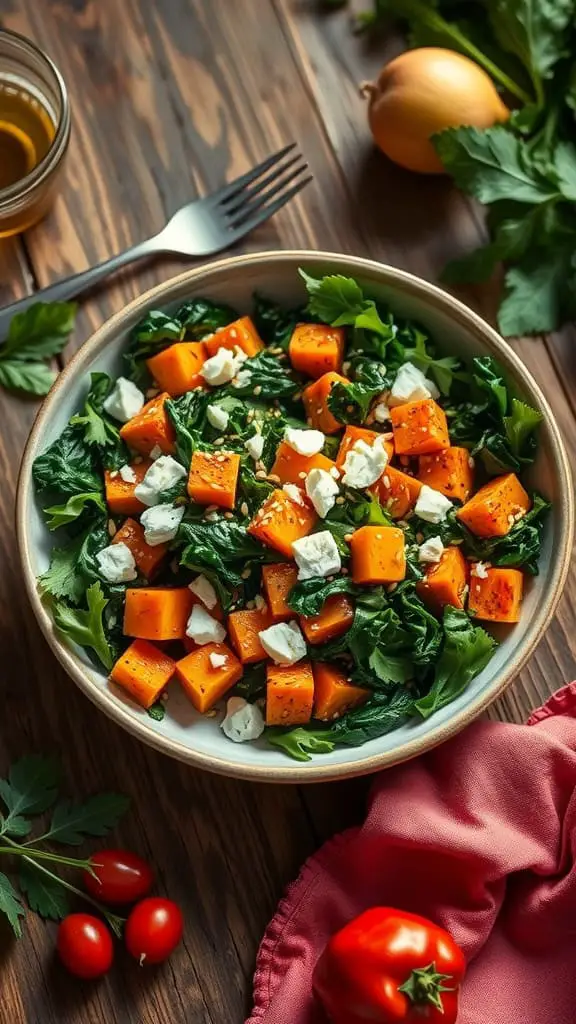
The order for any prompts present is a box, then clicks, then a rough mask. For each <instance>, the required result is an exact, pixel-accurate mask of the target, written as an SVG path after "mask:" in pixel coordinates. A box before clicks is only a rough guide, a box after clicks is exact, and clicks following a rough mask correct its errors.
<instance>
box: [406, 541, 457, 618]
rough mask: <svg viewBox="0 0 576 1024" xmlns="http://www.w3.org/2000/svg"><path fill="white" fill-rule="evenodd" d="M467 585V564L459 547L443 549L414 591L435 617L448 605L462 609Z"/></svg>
mask: <svg viewBox="0 0 576 1024" xmlns="http://www.w3.org/2000/svg"><path fill="white" fill-rule="evenodd" d="M467 585H468V563H467V562H466V559H465V558H464V555H463V554H462V552H461V550H460V548H459V547H456V546H451V547H448V548H446V549H445V551H444V552H443V554H442V557H441V559H440V561H439V562H436V563H434V564H432V565H429V566H428V567H427V569H426V575H425V576H424V579H423V580H420V581H419V582H418V583H417V584H416V590H417V592H418V594H419V596H420V597H421V598H422V600H423V602H424V604H425V605H426V606H427V607H428V608H430V611H433V612H434V613H435V614H436V615H442V609H443V608H444V606H445V605H447V604H450V605H452V607H453V608H463V607H464V602H465V600H466V590H467Z"/></svg>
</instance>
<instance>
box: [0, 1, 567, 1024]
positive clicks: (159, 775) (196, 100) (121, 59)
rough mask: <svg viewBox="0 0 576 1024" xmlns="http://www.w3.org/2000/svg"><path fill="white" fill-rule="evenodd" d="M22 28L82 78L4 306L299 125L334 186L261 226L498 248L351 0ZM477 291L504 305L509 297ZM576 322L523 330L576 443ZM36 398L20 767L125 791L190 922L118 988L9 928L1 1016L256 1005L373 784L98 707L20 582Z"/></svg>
mask: <svg viewBox="0 0 576 1024" xmlns="http://www.w3.org/2000/svg"><path fill="white" fill-rule="evenodd" d="M0 21H1V24H2V25H3V27H6V28H11V29H14V30H16V31H19V32H23V33H25V34H26V35H29V36H31V37H32V38H33V39H35V40H36V41H37V42H38V43H39V44H40V45H42V46H44V47H45V48H46V50H47V51H48V52H49V53H50V54H51V56H52V57H53V58H54V60H55V61H56V62H57V63H58V65H59V66H60V68H61V70H62V72H63V74H64V76H65V78H66V81H67V83H68V86H69V89H70V92H71V94H72V102H73V113H74V127H73V140H72V144H71V147H70V155H69V160H68V165H67V172H66V176H65V181H64V183H63V187H62V190H61V194H60V196H59V198H58V201H57V203H56V205H55V207H54V210H53V211H52V213H51V215H50V216H49V218H48V219H47V220H46V221H44V222H43V223H42V224H40V225H38V226H37V227H36V228H34V229H33V230H32V231H30V232H29V233H28V234H27V235H26V237H25V238H23V239H21V240H20V241H18V242H4V243H2V244H1V245H0V302H6V301H9V300H10V299H11V298H13V297H17V296H19V295H21V294H24V293H26V292H27V291H31V290H33V289H34V288H35V287H39V286H42V285H45V284H48V283H49V282H51V281H54V280H56V279H57V278H58V277H60V276H62V275H64V274H68V273H70V272H73V271H77V270H81V269H83V268H84V267H87V266H89V265H91V264H93V263H94V262H96V261H97V260H100V259H104V258H106V257H107V256H109V255H112V254H113V253H115V252H116V251H118V250H119V249H121V248H124V247H126V246H128V245H130V244H132V243H134V242H136V241H138V240H140V239H142V238H143V237H144V236H146V235H148V234H150V233H152V232H154V231H156V230H158V229H159V228H160V227H161V225H162V224H163V222H164V220H165V219H166V217H167V216H168V215H169V214H170V213H171V212H172V211H173V210H175V209H176V208H177V207H178V206H179V205H180V204H181V203H182V202H184V201H186V200H189V199H191V198H193V197H194V196H195V195H197V194H199V193H202V192H204V191H206V190H210V189H211V188H213V187H215V186H217V185H218V184H220V183H221V182H222V181H224V180H225V179H227V178H231V177H233V176H234V175H236V174H238V173H241V172H242V171H243V170H246V169H247V168H248V167H250V166H251V165H252V164H254V163H255V162H257V161H258V160H259V159H262V158H263V157H264V156H265V155H267V154H268V153H269V152H270V151H273V150H274V149H276V148H278V147H279V146H281V145H282V144H285V143H287V142H290V141H292V140H295V141H297V142H298V143H299V145H300V146H301V148H302V151H303V152H304V153H305V155H306V157H307V159H308V161H309V163H310V166H311V168H312V171H313V173H314V176H315V182H314V184H313V185H312V186H311V187H309V188H308V189H307V190H305V192H304V193H303V194H302V195H301V196H300V197H298V199H297V200H296V201H294V202H292V203H291V204H290V206H289V207H288V208H287V209H285V210H283V211H282V212H281V213H280V214H279V215H278V216H277V217H275V218H274V220H273V221H271V222H269V223H268V224H267V225H265V226H264V227H262V228H261V229H259V230H258V232H257V233H255V234H254V235H253V236H252V237H250V239H249V240H248V241H247V243H246V246H245V247H246V248H249V249H267V248H275V247H277V248H283V247H290V246H299V247H305V246H309V247H311V248H323V249H334V250H339V251H344V252H354V253H357V254H359V255H366V256H372V257H375V258H376V259H379V260H381V261H383V262H389V263H392V264H395V265H397V266H401V267H404V268H407V269H409V270H411V271H413V272H415V273H418V274H420V275H422V276H423V277H425V278H428V279H430V280H436V279H437V275H438V272H439V270H440V268H441V267H442V265H443V263H444V262H445V261H446V259H448V258H449V257H453V256H456V255H458V254H459V253H461V252H464V251H466V250H467V249H469V248H472V247H474V246H475V245H477V244H478V242H479V241H480V240H481V238H482V236H483V224H482V218H481V216H480V213H479V211H478V209H477V208H476V207H474V206H473V205H472V204H470V203H469V202H468V201H467V200H466V199H465V198H464V197H462V196H461V195H459V194H458V193H457V192H455V191H454V190H453V189H452V188H451V187H450V185H449V183H448V182H447V181H445V180H437V179H423V178H416V177H415V176H412V175H409V174H404V173H402V172H401V171H399V170H398V169H396V168H394V167H393V166H392V165H390V164H388V163H387V162H386V161H385V160H384V158H382V157H380V156H379V155H378V154H376V153H375V152H374V151H373V150H372V148H371V146H370V140H369V137H368V133H367V129H366V121H365V112H364V110H363V104H362V101H361V99H360V97H359V95H358V88H357V86H358V82H359V81H361V80H362V79H365V78H369V77H370V76H371V74H373V72H374V71H375V70H376V69H377V68H378V67H379V65H380V64H381V63H382V62H383V60H384V59H385V58H386V57H388V56H390V55H392V54H393V53H395V52H396V51H397V50H398V48H399V41H398V40H397V39H395V38H390V39H388V40H382V41H380V42H379V44H378V46H374V45H372V46H370V45H368V44H367V43H366V41H365V40H360V39H358V38H357V37H355V36H353V35H352V34H351V32H350V29H349V23H348V17H347V15H346V13H345V12H344V11H338V12H333V13H331V14H326V13H324V14H322V13H321V12H320V11H319V10H318V5H317V4H316V3H315V0H123V2H122V3H118V0H42V2H40V3H39V2H38V0H0ZM181 267H182V264H181V263H177V262H176V261H166V260H164V261H162V262H161V263H155V264H149V265H147V266H141V267H139V268H138V269H137V270H135V271H133V272H130V273H126V274H123V275H121V276H119V277H117V278H116V279H115V281H114V282H113V283H111V284H110V286H109V287H107V288H106V289H105V290H102V291H101V292H100V293H98V294H97V295H95V296H94V297H92V298H90V299H89V300H88V301H86V302H85V303H84V304H83V306H82V311H81V315H80V316H79V320H78V329H77V331H76V333H75V336H74V339H73V341H72V342H71V344H70V345H69V350H68V352H67V356H69V355H70V354H71V352H72V351H73V350H74V349H75V348H77V347H78V346H79V345H81V344H82V342H83V341H84V340H85V339H86V337H87V336H88V335H89V333H90V332H91V331H92V330H93V329H94V327H96V326H97V325H98V324H100V323H101V322H102V320H103V319H105V318H106V317H107V316H109V315H110V314H111V313H112V312H113V311H115V310H118V309H119V308H121V307H122V305H123V304H124V303H125V302H126V301H127V300H129V299H131V298H132V297H134V296H135V295H137V294H139V293H141V292H142V291H143V290H145V289H146V288H148V287H149V286H150V285H151V284H153V283H155V282H157V281H160V280H165V279H166V278H168V277H169V276H171V275H172V274H173V273H174V272H175V271H176V269H180V268H181ZM461 294H462V296H463V297H464V298H465V299H466V300H467V301H468V302H470V304H471V305H473V306H475V307H476V308H477V309H478V310H479V311H480V312H482V313H483V314H484V315H485V316H486V317H487V318H489V319H492V318H493V313H494V292H493V291H491V290H490V289H487V290H483V291H468V292H467V293H464V292H463V293H461ZM574 333H575V332H574V331H571V332H570V331H567V332H566V333H565V334H563V335H562V336H558V337H554V338H546V339H540V340H532V341H527V340H526V341H518V342H517V343H515V344H516V348H517V350H518V351H519V353H520V355H521V357H522V358H523V359H524V361H525V363H526V364H527V366H529V368H530V369H531V371H532V372H533V373H534V375H535V376H536V378H537V379H538V381H539V383H540V384H541V386H542V388H543V390H544V391H545V393H546V394H547V396H548V398H549V399H550V401H551V403H552V406H553V408H554V410H555V412H556V415H557V417H558V421H559V423H560V426H561V428H562V429H563V432H564V436H565V438H566V441H567V444H568V446H569V450H570V454H571V456H572V457H574V456H575V455H576V440H575V439H576V431H575V419H576V387H575V376H576V369H575V364H574V356H573V352H574V341H575V340H576V339H575V337H574ZM34 414H35V405H34V403H33V402H27V401H24V400H21V399H16V398H13V397H11V396H8V395H6V394H5V393H1V394H0V423H1V425H2V429H1V433H0V480H1V486H0V566H1V571H0V663H1V665H2V673H1V675H0V698H1V704H0V706H1V709H2V711H1V718H0V722H1V725H0V775H1V774H4V771H5V770H6V769H7V766H8V764H9V762H10V761H11V760H12V759H14V758H16V757H18V756H20V755H22V754H24V753H27V752H44V751H45V752H56V753H58V754H59V755H60V756H61V758H62V761H63V765H64V771H65V777H66V779H67V783H68V789H69V792H70V795H78V796H79V795H86V794H87V793H90V792H91V791H97V790H103V789H119V790H122V791H123V792H126V793H127V794H128V795H129V796H130V797H131V799H132V811H131V812H130V813H129V814H128V816H127V817H126V820H125V822H124V823H123V824H122V826H121V827H120V829H119V830H118V834H117V838H118V841H119V843H122V844H125V845H126V846H128V847H131V848H134V849H135V850H138V851H140V852H141V853H142V854H143V855H144V856H147V857H150V859H151V860H152V861H153V862H154V864H155V865H156V869H157V875H158V883H159V888H160V890H161V891H162V892H166V893H167V894H169V895H170V896H171V897H172V898H174V899H176V900H177V901H179V902H180V903H181V905H182V907H183V909H184V913H185V917H186V933H185V941H184V944H183V946H182V948H181V949H180V951H179V952H178V953H177V955H175V956H174V958H173V959H172V960H171V961H170V964H169V965H168V966H166V967H165V968H163V969H159V970H148V971H146V970H140V969H139V968H138V967H136V966H135V965H133V964H131V963H130V962H128V960H127V958H125V957H124V956H121V955H120V956H119V957H118V962H117V965H116V967H115V968H114V970H113V971H112V972H111V974H110V975H109V976H108V977H107V978H106V979H105V980H104V981H103V982H102V983H101V984H99V985H97V986H87V985H81V984H79V983H76V982H75V981H74V980H72V979H71V978H69V977H68V976H65V975H64V973H63V971H62V970H61V969H60V967H59V965H58V964H57V963H56V962H55V961H54V956H53V952H52V951H53V946H54V935H55V927H54V926H53V925H51V924H48V925H46V924H44V923H43V922H41V921H40V920H39V919H38V918H35V917H34V916H33V915H29V917H28V920H27V923H26V927H25V937H24V938H23V939H22V940H20V941H19V942H13V941H12V940H11V939H10V936H9V933H8V931H7V930H6V929H5V928H4V927H3V926H1V925H0V1024H100V1022H103V1021H107V1022H110V1024H168V1022H170V1024H185V1022H186V1024H188V1022H194V1024H204V1022H205V1024H240V1022H241V1021H243V1019H244V1017H245V1016H246V1013H247V1011H248V1009H249V1003H250V989H251V974H252V970H253V965H254V958H255V953H256V949H257V946H258V942H259V939H260V938H261V935H262V933H263V930H264V928H265V925H266V923H267V921H268V919H269V917H270V916H271V914H272V912H273V909H274V906H275V904H276V902H277V900H278V899H279V897H280V895H281V893H282V890H283V888H284V886H285V885H286V884H287V882H288V881H289V880H290V879H291V878H292V877H294V875H295V874H296V873H297V871H298V868H299V866H300V864H301V862H302V861H303V859H304V858H305V857H307V856H308V855H309V854H310V853H312V852H313V850H314V849H315V848H316V847H317V846H318V845H319V843H320V842H321V841H322V840H323V839H325V838H327V837H328V836H329V835H331V834H332V833H333V832H334V831H335V830H337V829H340V828H344V827H347V826H348V825H350V824H352V823H354V822H355V821H358V820H360V818H361V815H362V812H363V808H364V804H365V799H366V793H367V788H368V783H367V781H366V780H357V781H350V782H347V783H339V784H332V785H323V786H311V787H305V788H303V789H298V788H296V787H286V786H277V787H267V786H257V785H249V784H247V783H240V782H234V781H231V780H226V779H222V778H217V777H212V776H210V775H208V774H204V773H201V772H195V771H192V770H190V769H188V768H185V767H183V766H180V765H178V764H176V763H173V762H171V761H169V760H168V759H166V758H164V757H162V756H160V755H159V754H156V753H154V752H153V751H151V750H148V749H146V748H144V747H142V746H141V745H139V744H138V743H137V742H136V741H135V740H134V739H132V738H131V737H129V736H128V735H126V734H124V733H123V732H121V731H120V730H119V728H118V727H117V726H115V725H113V724H112V723H111V722H109V721H108V720H107V719H105V718H104V717H103V716H101V715H99V714H97V713H96V712H95V711H94V709H93V707H92V705H91V704H90V703H89V702H88V701H87V700H86V699H85V698H84V697H83V696H81V694H80V693H79V692H77V691H76V690H75V688H74V687H73V685H72V684H71V683H70V682H69V680H68V679H67V677H66V676H65V675H64V674H63V672H62V671H61V669H60V668H59V666H58V665H57V664H56V662H55V660H54V658H53V657H52V655H51V653H50V651H49V650H48V648H47V646H46V645H45V643H44V641H43V639H42V637H41V635H40V632H39V630H38V629H37V627H36V624H35V622H34V620H33V617H32V614H31V612H30V610H29V609H28V607H27V604H26V601H25V599H24V595H23V592H22V587H21V584H20V579H19V571H18V560H17V553H16V548H15V540H14V531H13V522H12V519H13V498H14V492H15V487H16V479H17V474H18V468H19V464H20V458H21V453H22V449H23V445H24V443H25V440H26V436H27V433H28V431H29V428H30V426H31V423H32V420H33V417H34ZM575 601H576V577H575V575H574V572H572V574H571V576H570V579H569V582H568V586H567V588H566V592H565V596H564V598H563V600H562V602H561V605H560V607H559V610H558V614H557V616H556V619H555V621H554V623H553V625H552V626H551V628H550V629H549V631H548V633H547V635H546V637H545V638H544V639H543V640H542V642H541V643H540V645H539V647H538V650H537V651H536V653H535V655H534V657H533V658H532V660H531V662H530V664H529V665H528V666H527V668H526V669H525V670H524V671H523V673H522V675H521V677H520V678H519V679H518V680H517V682H516V684H515V685H514V686H513V687H512V688H511V689H510V690H509V691H508V693H507V695H506V696H505V697H504V698H503V699H502V700H501V701H500V702H499V703H498V704H497V705H496V706H494V707H493V709H492V710H491V714H492V715H493V716H495V717H499V718H501V719H507V720H511V721H522V720H523V719H525V718H526V716H527V714H528V713H529V711H530V709H531V708H533V707H535V706H536V705H538V704H539V703H541V701H542V700H543V699H545V698H546V696H547V695H548V694H550V693H551V692H552V691H553V690H554V689H556V688H557V687H558V686H559V685H561V683H562V682H564V681H566V680H568V679H570V678H572V676H574V675H576V672H575V671H574V666H575V660H576V658H575V656H576V607H575Z"/></svg>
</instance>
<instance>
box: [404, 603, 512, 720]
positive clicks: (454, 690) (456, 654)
mask: <svg viewBox="0 0 576 1024" xmlns="http://www.w3.org/2000/svg"><path fill="white" fill-rule="evenodd" d="M443 624H444V634H445V640H444V646H443V649H442V654H441V655H440V659H439V661H438V664H437V665H436V669H435V672H434V682H433V683H432V686H431V688H430V690H429V692H428V693H427V694H426V696H424V697H420V699H419V700H417V701H416V702H415V704H414V708H415V710H416V711H417V712H418V713H419V714H420V715H422V718H429V717H430V715H432V714H433V713H434V712H435V711H439V710H440V708H443V707H445V705H446V704H449V703H450V702H451V701H453V700H455V699H456V697H459V696H460V694H462V693H464V690H465V689H466V687H467V686H468V684H469V683H470V682H471V681H472V679H474V677H475V676H477V675H478V674H479V673H480V672H481V671H482V669H483V668H485V667H486V665H487V664H488V662H489V661H490V658H491V657H492V654H493V653H494V648H495V647H496V641H495V640H494V639H493V637H491V636H489V634H488V633H486V632H485V630H483V629H481V627H480V626H474V625H473V623H472V622H471V621H470V619H469V618H468V616H467V615H466V613H465V612H463V611H460V610H459V609H457V608H451V607H450V606H449V605H447V606H446V608H445V609H444V623H443Z"/></svg>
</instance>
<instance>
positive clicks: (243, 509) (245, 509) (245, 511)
mask: <svg viewBox="0 0 576 1024" xmlns="http://www.w3.org/2000/svg"><path fill="white" fill-rule="evenodd" d="M249 511H250V509H249V508H248V505H247V504H246V502H245V501H243V502H242V504H241V505H240V512H241V513H242V515H243V516H247V515H248V513H249Z"/></svg>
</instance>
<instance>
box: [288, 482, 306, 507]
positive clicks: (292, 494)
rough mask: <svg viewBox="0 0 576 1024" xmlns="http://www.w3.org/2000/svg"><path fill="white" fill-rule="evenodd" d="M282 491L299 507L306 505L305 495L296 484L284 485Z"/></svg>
mask: <svg viewBox="0 0 576 1024" xmlns="http://www.w3.org/2000/svg"><path fill="white" fill-rule="evenodd" d="M282 490H283V491H284V493H285V494H287V495H288V497H289V498H290V500H291V501H294V502H295V503H296V504H297V505H305V504H306V502H305V501H304V495H303V494H302V491H301V489H300V488H299V487H297V486H296V484H283V485H282Z"/></svg>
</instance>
